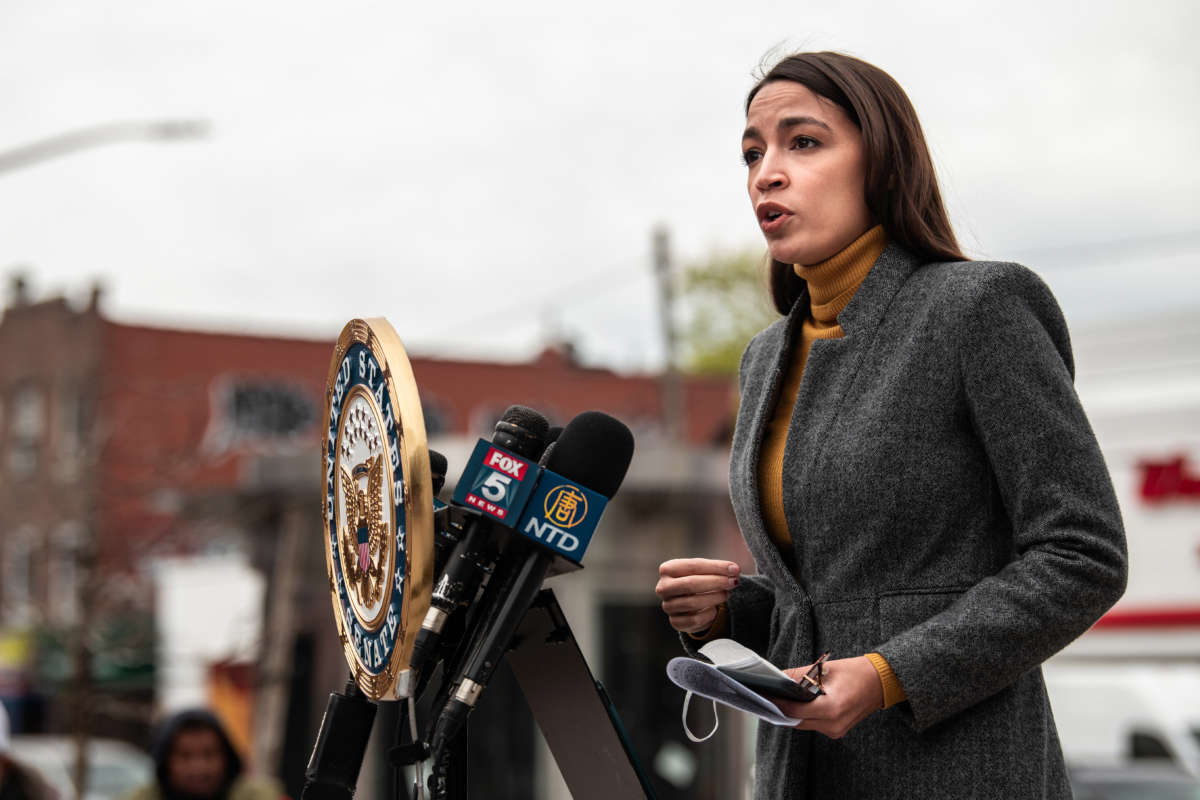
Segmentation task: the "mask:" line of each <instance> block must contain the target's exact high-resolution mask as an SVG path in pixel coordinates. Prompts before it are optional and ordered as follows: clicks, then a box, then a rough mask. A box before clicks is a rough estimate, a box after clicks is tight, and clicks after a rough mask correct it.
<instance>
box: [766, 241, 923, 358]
mask: <svg viewBox="0 0 1200 800" xmlns="http://www.w3.org/2000/svg"><path fill="white" fill-rule="evenodd" d="M918 266H920V264H919V262H918V260H917V258H916V256H914V255H913V254H912V253H910V252H908V251H907V250H905V249H904V248H903V247H901V246H900V245H898V244H896V243H895V242H888V245H887V247H885V248H884V249H883V252H882V253H880V254H879V258H878V259H876V260H875V263H874V264H872V265H871V270H870V271H869V272H868V273H867V277H865V278H863V282H862V285H861V286H859V287H858V291H857V292H855V293H854V297H853V298H851V299H850V303H849V304H848V305H847V306H846V307H845V308H844V309H842V313H840V314H838V324H839V325H841V326H842V331H843V332H844V333H845V334H846V338H848V339H853V338H865V337H867V336H868V335H869V334H870V333H871V332H873V331H874V330H875V329H876V328H877V327H879V323H880V321H881V320H882V319H883V315H884V312H885V311H887V307H888V306H889V305H890V304H891V302H892V298H894V297H895V296H896V292H898V291H899V290H900V287H901V285H903V284H904V282H905V281H906V280H908V276H909V275H911V274H912V273H913V271H914V270H916V268H917V267H918ZM808 304H809V295H808V286H807V284H806V285H805V287H804V291H802V292H801V293H800V297H799V298H798V299H797V300H796V302H795V303H794V304H793V305H792V310H791V311H790V312H789V313H788V329H789V331H790V330H791V329H792V328H793V327H794V326H796V325H799V324H800V322H802V321H803V320H804V318H805V317H807V316H808Z"/></svg>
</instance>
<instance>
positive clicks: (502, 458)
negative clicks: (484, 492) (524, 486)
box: [483, 447, 529, 481]
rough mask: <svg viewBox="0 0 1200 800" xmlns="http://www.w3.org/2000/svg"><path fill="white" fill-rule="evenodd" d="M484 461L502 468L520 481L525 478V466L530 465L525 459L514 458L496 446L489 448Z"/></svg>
mask: <svg viewBox="0 0 1200 800" xmlns="http://www.w3.org/2000/svg"><path fill="white" fill-rule="evenodd" d="M483 463H484V465H485V466H489V467H491V468H492V469H497V470H500V471H501V472H503V473H504V474H505V475H511V476H512V477H514V478H516V479H517V480H519V481H523V480H525V468H526V467H528V466H529V465H528V464H526V463H525V462H524V461H521V460H520V459H518V458H513V457H512V456H510V455H509V454H508V453H504V452H501V451H499V450H497V449H496V448H494V447H493V448H492V449H491V450H488V454H487V456H486V457H485V458H484V459H483Z"/></svg>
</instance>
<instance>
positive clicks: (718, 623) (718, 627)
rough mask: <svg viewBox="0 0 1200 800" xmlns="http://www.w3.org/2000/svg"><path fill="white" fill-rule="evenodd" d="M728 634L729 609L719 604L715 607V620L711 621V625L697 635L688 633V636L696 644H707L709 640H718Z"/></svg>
mask: <svg viewBox="0 0 1200 800" xmlns="http://www.w3.org/2000/svg"><path fill="white" fill-rule="evenodd" d="M728 633H729V607H728V606H726V605H725V604H724V603H721V605H719V606H717V616H716V619H714V620H713V621H712V624H711V625H709V626H708V629H707V630H703V631H700V632H699V633H689V634H688V636H690V637H692V638H693V639H695V640H696V641H698V642H707V641H708V640H709V639H720V638H721V637H723V636H725V635H726V634H728Z"/></svg>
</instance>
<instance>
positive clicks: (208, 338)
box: [0, 279, 737, 796]
mask: <svg viewBox="0 0 1200 800" xmlns="http://www.w3.org/2000/svg"><path fill="white" fill-rule="evenodd" d="M10 292H11V296H10V299H9V303H8V306H7V308H5V310H4V314H3V318H2V319H0V441H2V442H3V448H2V451H0V471H2V473H3V476H4V477H3V480H2V481H0V627H2V628H3V629H4V630H5V631H8V632H9V633H8V634H5V635H8V636H18V637H22V636H23V637H25V638H24V639H22V640H21V641H23V642H25V649H24V650H22V651H21V652H24V653H26V654H29V653H30V652H32V651H38V652H40V653H41V654H40V655H37V656H30V658H32V659H33V660H34V661H35V663H32V664H31V663H28V662H27V663H20V659H19V658H16V659H9V661H10V662H13V663H7V664H6V663H0V695H3V696H4V697H5V698H6V700H7V701H8V702H9V704H10V705H15V706H17V707H18V708H19V707H20V706H21V704H22V702H24V701H25V700H27V699H28V698H29V697H31V696H36V695H38V693H39V692H40V693H41V694H42V695H43V696H54V695H56V694H57V705H56V702H54V701H51V702H46V703H43V704H42V705H41V707H40V710H38V709H33V710H31V712H30V714H29V715H27V718H26V719H24V720H18V725H23V726H24V727H26V728H31V727H32V728H60V729H61V728H64V727H67V726H68V724H69V721H70V715H69V714H67V713H66V710H65V709H64V708H63V706H64V705H66V703H64V702H63V701H64V700H65V698H67V697H69V695H68V694H64V693H62V691H63V690H66V689H69V688H70V676H71V674H72V668H73V667H77V666H78V663H77V662H76V661H73V660H72V659H73V658H74V655H73V653H72V645H71V633H72V631H78V630H80V629H81V626H82V628H83V629H89V630H90V629H96V630H100V629H105V630H107V629H108V628H114V630H113V631H112V636H113V637H114V638H112V639H111V640H109V644H110V645H111V646H106V645H105V644H104V643H100V644H96V645H94V647H93V652H90V653H89V656H90V657H91V658H92V660H93V669H92V672H93V673H95V674H94V676H93V680H94V682H95V684H96V686H97V687H98V688H99V689H101V690H103V691H101V694H102V695H103V696H104V697H107V698H108V701H109V702H108V704H107V705H106V704H105V702H101V703H99V704H96V705H95V707H94V708H92V709H91V711H92V720H91V722H90V723H89V724H90V725H91V726H92V727H93V728H95V729H96V730H97V731H100V732H104V733H109V734H113V735H118V736H123V737H125V738H134V739H138V738H141V736H142V735H143V732H144V729H145V725H146V723H147V722H148V717H149V714H150V710H151V709H152V708H153V691H152V686H153V684H152V683H147V681H148V680H150V681H152V677H151V678H147V675H150V676H152V675H153V673H152V669H153V666H154V661H155V657H154V652H155V651H154V643H153V637H152V636H150V635H148V631H152V630H153V623H152V614H153V597H154V592H153V575H152V565H153V564H154V563H155V562H156V561H159V560H162V559H172V558H174V559H178V558H180V557H188V556H195V555H205V554H208V555H212V554H222V553H230V552H240V553H244V554H246V555H247V557H248V559H249V562H250V564H251V565H252V566H253V567H254V568H255V569H257V570H259V571H260V572H261V573H262V574H263V575H264V576H265V579H266V582H267V586H268V589H267V601H266V605H267V608H264V609H263V617H264V619H265V620H267V624H266V626H265V630H266V641H265V642H263V647H264V650H263V653H264V655H263V656H262V658H263V659H265V661H263V662H260V664H259V667H260V673H261V674H260V675H259V676H258V677H257V681H258V682H259V684H260V685H262V684H269V683H270V682H271V681H272V680H274V681H275V683H274V685H275V687H276V701H277V702H276V705H275V706H272V708H273V709H274V711H272V712H271V714H270V715H273V716H274V717H276V718H277V719H276V720H275V724H274V733H273V734H262V735H260V736H259V737H258V738H261V739H263V740H264V741H267V742H268V747H267V750H266V751H265V752H264V753H261V754H260V756H261V757H262V758H263V759H265V760H266V761H268V762H270V763H280V762H281V761H282V762H283V771H284V772H285V773H292V774H295V773H296V772H297V770H298V768H299V767H300V765H302V759H303V757H304V756H305V755H306V751H307V749H308V748H309V747H311V742H312V738H311V737H312V733H313V732H314V731H315V723H316V721H318V720H319V713H320V710H321V706H323V697H324V694H325V693H327V692H328V691H330V690H332V689H334V688H336V687H337V685H338V684H339V683H340V680H341V677H340V676H341V675H342V674H343V672H344V665H343V664H342V663H341V661H340V659H341V653H340V648H338V647H337V644H336V641H335V640H333V637H334V632H333V624H332V620H331V618H330V606H329V599H328V594H327V589H326V586H325V579H324V572H325V565H324V556H323V552H322V549H321V546H320V544H319V543H320V529H319V521H318V517H319V514H318V510H319V505H320V475H319V459H318V455H319V447H318V441H319V439H320V436H321V434H320V432H319V429H320V427H321V416H322V410H323V402H324V400H323V398H324V385H325V378H326V372H327V369H328V365H329V359H330V356H331V353H332V345H333V338H334V336H336V332H332V333H331V336H330V338H329V340H307V339H298V338H282V337H269V336H248V335H234V334H225V333H213V332H201V331H191V330H174V329H167V328H153V327H144V326H138V325H128V324H122V323H120V322H116V321H114V320H111V319H108V318H106V317H105V316H104V314H103V313H102V311H101V308H100V294H99V291H94V292H93V293H92V295H91V298H90V300H89V301H88V302H87V303H86V304H83V305H82V307H73V306H72V305H71V304H70V303H68V302H67V301H65V300H64V299H62V298H53V299H47V300H40V301H37V302H34V301H32V300H31V299H30V298H29V297H28V296H27V290H26V289H25V287H24V285H23V283H22V282H21V281H20V279H14V281H13V284H12V285H11V287H10ZM401 334H402V335H403V331H401ZM412 365H413V370H414V373H415V376H416V380H417V384H418V387H419V390H420V394H421V399H422V405H423V410H424V415H425V422H426V427H427V429H428V432H429V434H430V438H431V444H432V446H434V447H436V448H438V449H440V450H442V451H443V452H445V453H446V454H447V456H448V457H449V458H450V471H451V473H455V472H456V470H458V469H461V467H462V465H463V463H464V462H465V458H466V455H465V454H466V452H467V450H468V449H469V446H470V443H471V442H472V441H473V440H474V438H475V437H478V436H487V435H489V434H490V431H491V428H492V426H493V425H494V423H495V421H496V420H497V419H498V418H499V416H500V414H501V413H502V412H503V410H504V409H505V408H506V407H507V406H508V405H510V404H512V403H522V404H525V405H529V406H532V407H534V408H537V409H539V410H541V411H542V412H543V413H545V414H546V415H547V416H548V417H550V418H551V420H552V421H553V422H555V423H557V424H562V423H564V422H566V421H567V420H568V419H570V418H571V417H572V416H574V415H575V414H577V413H579V412H581V411H584V410H587V409H600V410H603V411H606V412H608V413H610V414H613V415H614V416H616V417H618V418H620V419H621V420H623V421H624V422H626V423H627V424H628V425H629V426H630V427H631V428H632V429H633V431H634V434H635V437H636V438H637V442H638V454H637V456H635V462H634V465H633V466H632V468H631V472H630V477H629V478H628V479H627V481H626V484H625V487H624V488H623V489H622V494H621V496H620V498H619V499H622V501H623V502H622V503H618V504H615V506H616V507H615V508H614V509H613V510H612V511H611V512H610V514H609V515H608V516H606V519H609V518H612V519H614V520H617V522H613V523H612V525H613V526H614V527H616V526H617V525H618V522H620V521H624V523H626V524H625V525H624V527H625V528H626V530H625V531H624V532H623V533H621V534H619V535H614V536H613V537H612V538H611V541H609V542H606V543H604V544H602V545H601V547H599V548H595V549H594V552H592V553H589V559H590V561H589V564H591V563H595V564H596V565H597V566H596V568H595V569H594V570H592V577H591V579H590V580H588V581H586V582H583V581H576V582H575V583H573V584H572V587H576V589H577V591H579V590H580V589H579V588H578V587H585V586H586V587H589V588H587V589H586V590H583V591H586V592H589V593H593V594H595V593H598V592H600V591H602V590H606V591H608V593H609V595H611V596H612V597H615V598H616V601H617V602H616V605H615V606H614V608H616V609H617V612H614V613H617V614H618V616H621V614H623V613H624V612H621V611H620V609H621V608H623V607H624V606H623V605H622V603H624V601H623V600H621V597H622V596H623V595H622V594H621V593H622V591H625V590H623V589H622V588H621V586H622V585H623V584H624V583H625V582H628V583H629V585H630V586H636V590H634V594H636V595H637V596H638V597H639V598H640V599H638V600H637V602H636V603H635V605H639V608H642V607H643V606H644V607H645V608H651V609H652V608H653V603H652V602H651V601H652V600H653V595H652V593H651V591H650V590H651V589H652V586H653V580H652V575H653V567H654V565H656V564H657V563H658V561H659V560H661V557H662V553H663V551H664V550H666V551H667V552H683V551H680V550H678V549H672V548H676V546H678V547H683V546H685V544H686V543H689V542H694V541H703V540H704V539H705V538H706V537H709V538H711V537H712V536H714V535H715V536H718V537H720V538H722V539H724V540H729V541H731V542H732V541H735V540H736V538H737V536H736V528H734V527H733V524H732V518H731V515H730V513H729V511H728V507H727V501H726V500H725V499H724V489H723V484H724V478H723V475H724V463H723V453H724V451H725V448H726V447H727V441H728V437H729V435H730V432H731V428H732V421H733V414H734V402H735V397H734V390H733V387H732V386H731V383H730V381H728V380H725V379H717V378H696V377H687V378H684V379H682V382H681V384H680V387H679V388H680V395H681V398H682V403H681V405H682V409H683V416H682V420H681V425H680V427H679V429H680V431H681V437H682V441H672V440H671V439H670V437H668V436H667V434H666V433H665V430H666V428H665V427H664V424H663V418H664V396H665V394H666V393H665V391H664V384H663V381H662V379H661V378H660V377H659V376H654V375H621V374H617V373H614V372H612V371H609V370H605V369H597V368H591V367H587V366H584V365H582V364H580V363H579V362H578V361H577V359H576V358H575V357H574V353H573V350H572V348H571V347H570V346H568V345H561V346H554V347H549V348H547V349H546V350H544V351H543V352H542V353H541V354H540V355H539V356H538V357H536V358H535V359H533V360H532V361H530V362H526V363H494V362H493V363H488V362H473V361H461V360H441V359H435V358H427V357H420V356H415V357H413V358H412ZM687 453H692V454H693V455H695V454H701V456H700V457H698V460H697V458H695V457H688V456H687V455H686V454H687ZM709 456H715V457H714V458H708V457H709ZM706 459H707V460H706ZM710 462H711V463H710ZM451 483H453V477H452V478H451ZM668 516H670V517H672V520H671V521H670V522H669V523H668V522H664V526H663V527H662V528H661V529H655V527H654V523H653V519H655V518H658V519H662V520H666V519H667V517H668ZM649 532H653V533H649ZM642 534H645V535H642ZM639 537H640V538H639ZM730 546H731V547H732V546H733V545H730ZM706 549H709V548H706ZM725 549H727V550H728V549H729V548H725ZM710 550H711V549H710ZM606 559H607V560H608V562H610V565H611V571H607V570H606V568H605V566H604V564H605V561H606ZM634 563H637V564H638V565H639V566H638V568H637V569H635V570H632V571H631V570H627V569H626V567H627V566H629V565H631V564H634ZM282 567H286V569H284V568H282ZM585 572H588V571H587V570H585ZM613 575H616V576H617V577H616V578H615V579H614V578H613V577H612V576H613ZM627 575H628V579H627V580H626V578H624V577H622V576H627ZM88 576H90V580H85V578H88ZM586 607H587V608H589V609H592V606H591V605H586ZM643 610H644V609H643ZM609 613H610V611H609V610H608V609H606V610H604V612H603V614H602V613H601V611H600V610H599V609H598V607H597V608H596V609H592V610H589V611H588V612H587V614H586V616H587V617H588V619H587V620H584V621H583V623H582V628H583V630H584V633H585V634H586V635H587V636H590V637H591V638H592V640H593V641H596V642H598V640H599V637H601V635H602V634H601V633H600V632H598V629H599V628H600V627H603V626H604V625H607V624H609V623H607V622H604V621H603V620H599V617H601V616H603V615H604V614H609ZM638 613H639V614H641V613H642V611H639V612H638ZM197 614H199V615H202V614H203V609H197ZM592 617H597V621H596V623H595V625H593V622H592V621H591V618H592ZM655 622H656V623H657V622H659V621H658V620H657V619H655ZM612 624H615V625H618V626H628V625H630V624H641V623H638V622H636V621H631V619H630V618H627V615H626V616H622V617H621V619H619V620H616V621H615V622H613V623H612ZM662 627H664V628H665V626H662ZM593 628H596V630H593ZM30 632H33V633H32V634H31V633H30ZM31 635H32V636H33V638H32V640H31V639H30V638H29V637H30V636H31ZM122 636H123V637H124V638H122ZM272 636H274V637H275V641H274V642H272V641H271V637H272ZM664 636H665V640H668V641H669V639H670V637H669V634H667V633H665V631H664ZM31 641H32V645H30V642H31ZM47 641H49V642H50V644H49V645H48V644H47ZM160 645H161V643H160ZM272 647H274V648H275V649H274V650H272ZM280 648H282V649H280ZM18 649H20V648H18ZM47 649H49V651H51V653H52V655H51V657H50V658H49V659H47V657H46V655H45V653H46V651H47ZM602 649H603V648H600V647H598V650H602ZM110 650H111V651H112V652H109V651H110ZM14 652H15V651H14ZM272 652H274V654H275V659H274V661H273V662H272V661H271V653H272ZM597 657H598V658H602V657H603V656H600V655H599V654H597ZM2 661H3V658H2V657H0V662H2ZM48 661H49V662H51V663H49V664H48V663H47V662H48ZM264 663H268V664H269V663H275V664H277V665H279V666H280V669H279V670H276V672H280V673H281V674H278V675H273V674H268V673H270V672H271V670H270V669H267V668H263V664H264ZM226 666H227V665H226ZM159 667H160V671H161V664H160V665H159ZM225 668H226V667H225V666H221V669H225ZM614 669H620V666H619V665H617V666H614ZM656 672H660V670H659V671H656ZM659 678H660V679H661V675H659ZM110 679H111V680H110ZM655 691H656V690H655V688H654V686H647V687H643V689H641V690H640V692H641V694H644V695H647V696H650V695H653V694H654V692H655ZM496 694H497V695H499V694H500V692H499V691H497V692H496ZM159 699H160V700H161V698H159ZM497 702H499V701H497ZM639 702H640V701H639ZM281 703H282V708H281V707H280V704H281ZM618 705H621V700H620V698H619V697H618ZM110 707H111V710H112V713H111V714H109V713H108V712H107V711H106V709H109V708H110ZM259 710H260V712H261V711H262V705H261V703H260V706H259ZM506 713H507V712H506ZM260 716H262V714H261V713H260ZM674 718H675V716H674V714H673V713H672V714H671V719H674ZM122 720H124V722H122ZM264 724H268V723H264V722H263V720H261V719H260V720H259V725H260V726H261V725H264ZM634 727H635V728H636V727H637V725H636V724H635V725H634ZM260 734H261V730H260ZM638 735H639V734H638V732H637V731H636V730H635V738H637V737H638ZM654 735H656V734H652V732H651V731H649V730H647V731H644V732H643V733H642V734H641V736H642V737H643V738H646V739H647V740H649V739H651V738H653V736H654ZM518 738H519V737H518ZM528 739H529V742H528V743H527V744H524V745H522V747H523V748H524V750H525V751H526V755H528V754H529V753H531V751H532V747H533V744H532V741H533V737H532V734H530V736H529V737H528ZM650 755H653V754H650ZM504 757H505V758H510V759H511V757H513V754H512V753H507V754H504ZM517 757H518V758H519V757H522V756H521V755H520V754H517ZM268 769H270V767H268ZM271 771H275V770H271ZM285 777H286V775H285ZM530 780H532V777H530ZM289 788H292V787H289ZM521 791H527V790H526V789H521V788H516V789H513V792H512V794H513V796H520V792H521ZM496 796H504V795H503V794H502V793H501V794H497V795H496Z"/></svg>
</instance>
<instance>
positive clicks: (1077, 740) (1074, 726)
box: [1043, 660, 1200, 778]
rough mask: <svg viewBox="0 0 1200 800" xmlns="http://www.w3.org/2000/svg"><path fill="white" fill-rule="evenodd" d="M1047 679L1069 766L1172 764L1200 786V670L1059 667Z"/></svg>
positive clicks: (1182, 667)
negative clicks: (1156, 762)
mask: <svg viewBox="0 0 1200 800" xmlns="http://www.w3.org/2000/svg"><path fill="white" fill-rule="evenodd" d="M1043 671H1044V673H1045V676H1046V688H1047V691H1048V692H1049V694H1050V703H1051V706H1052V707H1053V709H1054V721H1055V724H1056V725H1057V726H1058V730H1059V735H1060V737H1061V740H1062V745H1063V755H1064V756H1065V757H1066V760H1067V763H1068V764H1070V765H1072V766H1109V765H1117V764H1128V763H1130V762H1131V761H1141V760H1160V761H1161V760H1170V762H1171V763H1173V764H1174V765H1175V766H1176V767H1178V768H1179V769H1180V770H1182V771H1184V772H1187V773H1188V774H1190V775H1192V776H1195V777H1197V778H1200V672H1198V671H1197V669H1196V667H1195V666H1193V665H1190V664H1188V665H1173V664H1128V665H1124V664H1112V663H1109V664H1103V663H1097V664H1088V663H1071V662H1056V661H1054V660H1052V661H1050V662H1049V663H1047V664H1046V666H1045V667H1044V668H1043Z"/></svg>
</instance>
